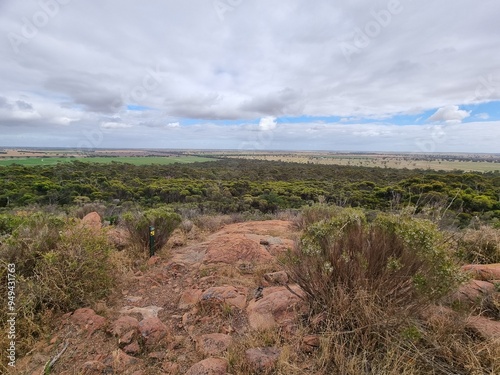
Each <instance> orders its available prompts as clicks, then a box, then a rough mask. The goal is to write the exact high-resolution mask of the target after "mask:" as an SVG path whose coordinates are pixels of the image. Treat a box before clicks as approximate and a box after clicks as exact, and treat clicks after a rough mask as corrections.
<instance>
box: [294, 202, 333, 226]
mask: <svg viewBox="0 0 500 375" xmlns="http://www.w3.org/2000/svg"><path fill="white" fill-rule="evenodd" d="M341 210H342V208H341V207H338V206H329V205H327V204H324V203H319V204H315V205H312V206H310V207H304V208H303V209H302V212H301V213H300V214H299V215H297V217H296V218H294V220H293V223H294V225H295V227H296V228H297V229H300V230H302V229H305V228H307V227H308V226H309V225H311V224H314V223H317V222H319V221H322V220H329V219H331V218H332V217H334V216H336V215H338V213H339V212H340V211H341Z"/></svg>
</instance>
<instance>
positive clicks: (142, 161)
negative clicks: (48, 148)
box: [0, 156, 213, 166]
mask: <svg viewBox="0 0 500 375" xmlns="http://www.w3.org/2000/svg"><path fill="white" fill-rule="evenodd" d="M75 160H78V161H80V162H82V163H104V164H109V163H128V164H133V165H151V164H159V165H168V164H174V163H180V164H185V163H195V162H204V161H211V160H213V159H212V158H204V157H199V156H177V157H160V156H145V157H134V156H109V157H105V156H100V157H99V156H87V157H80V158H79V157H30V158H12V159H3V160H2V159H0V166H3V165H13V164H16V165H26V166H30V165H33V166H47V165H56V164H59V163H69V162H72V161H75Z"/></svg>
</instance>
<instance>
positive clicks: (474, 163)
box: [212, 152, 500, 172]
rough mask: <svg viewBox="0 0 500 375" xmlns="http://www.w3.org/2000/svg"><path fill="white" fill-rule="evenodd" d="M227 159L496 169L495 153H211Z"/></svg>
mask: <svg viewBox="0 0 500 375" xmlns="http://www.w3.org/2000/svg"><path fill="white" fill-rule="evenodd" d="M212 155H213V156H219V157H227V158H242V159H249V160H267V161H282V162H289V163H305V164H322V165H346V166H353V167H379V168H397V169H404V168H407V169H428V170H436V171H438V170H441V171H454V170H456V171H473V172H495V171H500V157H499V156H498V155H486V154H482V155H466V154H450V155H440V154H427V155H424V154H421V155H419V154H363V153H359V154H358V153H319V152H311V153H309V152H307V153H306V152H294V153H290V152H283V153H282V152H225V153H223V154H212Z"/></svg>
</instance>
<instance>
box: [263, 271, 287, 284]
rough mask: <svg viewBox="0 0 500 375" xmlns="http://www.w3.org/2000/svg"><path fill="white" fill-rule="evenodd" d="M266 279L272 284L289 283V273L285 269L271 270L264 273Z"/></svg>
mask: <svg viewBox="0 0 500 375" xmlns="http://www.w3.org/2000/svg"><path fill="white" fill-rule="evenodd" d="M264 280H266V281H267V282H269V283H271V284H277V285H285V284H286V283H288V274H287V273H286V272H285V271H279V272H270V273H266V274H265V275H264Z"/></svg>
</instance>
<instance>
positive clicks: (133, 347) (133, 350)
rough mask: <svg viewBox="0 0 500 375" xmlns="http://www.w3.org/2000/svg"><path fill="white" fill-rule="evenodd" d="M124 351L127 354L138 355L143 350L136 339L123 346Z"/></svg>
mask: <svg viewBox="0 0 500 375" xmlns="http://www.w3.org/2000/svg"><path fill="white" fill-rule="evenodd" d="M123 351H124V352H125V353H127V354H131V355H137V354H139V353H140V352H141V347H140V346H139V343H138V342H137V341H134V342H132V343H130V344H128V345H127V346H125V347H124V348H123Z"/></svg>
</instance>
